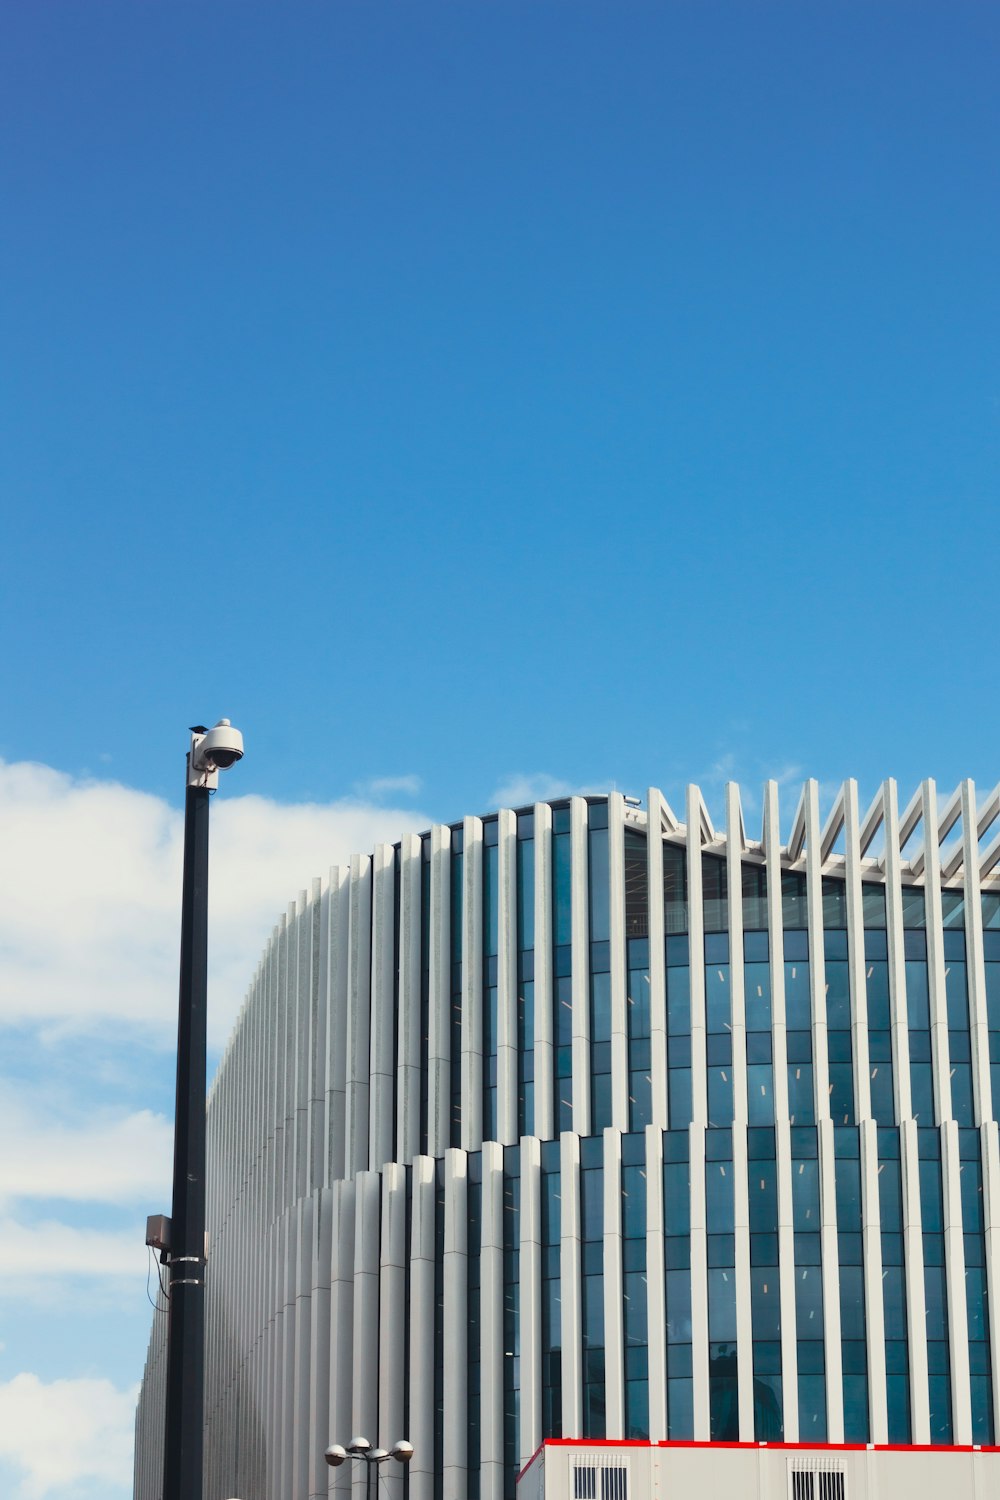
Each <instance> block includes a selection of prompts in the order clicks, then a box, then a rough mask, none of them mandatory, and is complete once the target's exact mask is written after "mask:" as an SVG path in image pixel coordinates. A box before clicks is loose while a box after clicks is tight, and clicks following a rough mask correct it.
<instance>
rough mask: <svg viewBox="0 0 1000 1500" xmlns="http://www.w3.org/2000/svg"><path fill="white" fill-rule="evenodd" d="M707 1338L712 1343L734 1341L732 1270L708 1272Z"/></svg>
mask: <svg viewBox="0 0 1000 1500" xmlns="http://www.w3.org/2000/svg"><path fill="white" fill-rule="evenodd" d="M708 1336H709V1339H711V1340H712V1341H713V1342H718V1341H726V1342H730V1341H731V1342H733V1343H735V1341H736V1273H735V1271H734V1270H732V1268H723V1267H717V1268H715V1269H711V1268H710V1269H709V1271H708Z"/></svg>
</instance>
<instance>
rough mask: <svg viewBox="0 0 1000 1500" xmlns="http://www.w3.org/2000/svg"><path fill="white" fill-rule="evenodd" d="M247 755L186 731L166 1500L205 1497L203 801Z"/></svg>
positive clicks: (237, 740)
mask: <svg viewBox="0 0 1000 1500" xmlns="http://www.w3.org/2000/svg"><path fill="white" fill-rule="evenodd" d="M242 756H243V736H242V735H241V734H240V732H239V730H238V729H234V728H233V727H232V725H231V724H230V722H229V720H228V719H220V720H219V722H218V724H216V726H215V728H214V729H206V728H205V727H204V725H202V724H198V725H196V726H195V727H194V728H193V729H192V730H191V748H190V750H189V751H188V757H187V791H186V795H185V799H184V881H183V889H182V895H181V966H180V967H181V972H180V994H179V998H178V1007H177V1104H176V1110H175V1114H174V1186H173V1206H172V1210H171V1217H170V1224H169V1226H168V1229H167V1234H166V1241H167V1243H166V1245H165V1246H164V1260H165V1263H166V1266H167V1270H168V1278H169V1280H168V1287H167V1291H168V1304H167V1381H166V1385H167V1397H166V1414H165V1418H164V1459H163V1500H201V1495H202V1459H203V1449H204V1421H205V1396H204V1392H205V1052H206V1029H205V1002H206V993H207V967H208V799H209V796H210V795H211V793H212V792H213V791H214V790H215V788H216V787H217V786H218V784H219V772H220V771H226V770H228V769H229V767H230V766H234V765H235V764H236V762H237V761H238V760H240V759H242Z"/></svg>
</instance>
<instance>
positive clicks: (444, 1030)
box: [411, 824, 451, 1484]
mask: <svg viewBox="0 0 1000 1500" xmlns="http://www.w3.org/2000/svg"><path fill="white" fill-rule="evenodd" d="M430 918H431V919H430V955H429V957H430V964H429V969H428V988H429V996H428V1018H427V1019H428V1036H427V1051H428V1058H427V1152H428V1155H430V1156H434V1157H439V1156H443V1155H444V1153H445V1151H446V1150H447V1149H448V1143H449V1141H450V1139H451V829H450V828H444V827H442V826H441V825H440V824H437V825H435V827H433V828H432V829H431V913H430ZM411 1484H412V1479H411Z"/></svg>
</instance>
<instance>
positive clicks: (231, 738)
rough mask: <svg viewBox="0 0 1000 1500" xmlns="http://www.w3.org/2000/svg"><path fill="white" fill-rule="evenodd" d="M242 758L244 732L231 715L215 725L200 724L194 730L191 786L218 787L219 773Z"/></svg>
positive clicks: (190, 769)
mask: <svg viewBox="0 0 1000 1500" xmlns="http://www.w3.org/2000/svg"><path fill="white" fill-rule="evenodd" d="M242 759H243V736H242V734H240V731H239V730H238V729H234V728H233V726H232V724H230V722H229V720H228V719H220V720H219V722H218V724H216V726H215V728H214V729H205V728H204V726H203V725H201V724H196V725H195V727H194V728H193V729H192V731H191V753H190V755H189V757H188V762H189V764H188V786H201V787H216V786H218V784H219V776H218V773H219V772H220V771H228V770H229V768H230V766H235V764H236V762H237V761H238V760H242Z"/></svg>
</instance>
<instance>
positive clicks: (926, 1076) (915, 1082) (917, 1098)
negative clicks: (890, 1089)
mask: <svg viewBox="0 0 1000 1500" xmlns="http://www.w3.org/2000/svg"><path fill="white" fill-rule="evenodd" d="M910 1108H911V1109H912V1110H913V1118H914V1119H915V1120H916V1121H917V1122H918V1123H919V1124H920V1125H921V1126H923V1125H931V1124H933V1122H934V1077H933V1073H932V1071H931V1065H930V1063H929V1062H911V1063H910Z"/></svg>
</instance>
